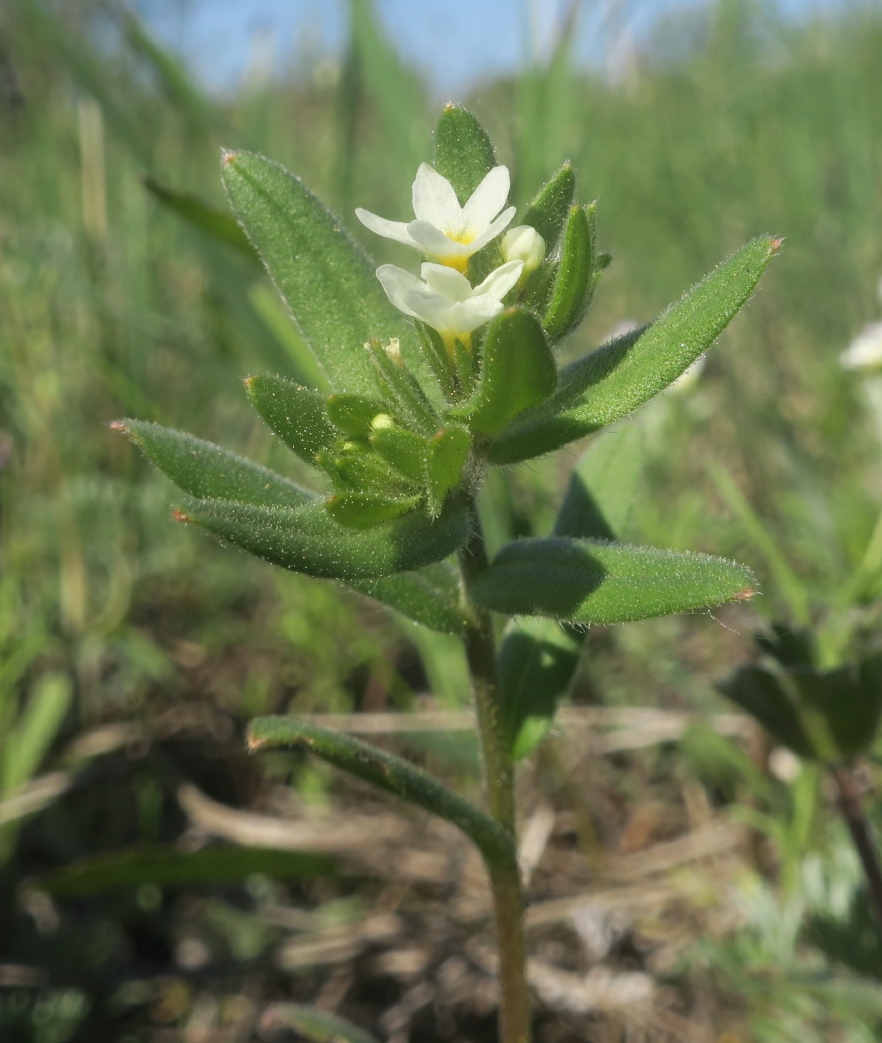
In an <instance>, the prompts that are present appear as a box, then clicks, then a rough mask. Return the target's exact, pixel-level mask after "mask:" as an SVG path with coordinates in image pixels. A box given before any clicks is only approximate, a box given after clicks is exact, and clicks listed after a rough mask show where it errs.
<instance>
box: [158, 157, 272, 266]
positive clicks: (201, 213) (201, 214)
mask: <svg viewBox="0 0 882 1043" xmlns="http://www.w3.org/2000/svg"><path fill="white" fill-rule="evenodd" d="M144 187H145V188H146V189H147V190H148V191H149V192H150V193H151V194H152V195H153V196H154V197H155V198H156V199H158V200H159V202H160V203H162V204H163V206H166V207H168V209H169V210H172V211H174V213H176V214H178V215H179V216H180V217H183V218H184V220H185V221H187V222H188V223H189V224H191V225H192V226H193V227H194V228H198V229H199V231H200V232H204V233H205V234H206V235H208V236H210V237H211V238H212V239H214V240H215V242H219V243H225V244H226V245H227V246H232V247H233V249H234V250H238V251H239V253H241V254H244V255H245V256H246V257H248V258H250V259H251V260H252V261H254V262H255V264H259V263H260V258H259V257H258V256H257V254H256V253H255V250H254V247H253V246H252V245H251V243H250V242H249V241H248V236H247V235H245V233H244V232H243V231H242V229H241V227H240V226H239V224H238V223H237V222H236V220H235V218H233V217H231V216H230V215H229V214H226V213H224V212H223V211H221V210H218V209H216V208H215V207H213V206H209V205H208V203H206V202H204V201H203V200H202V199H200V198H199V196H196V195H192V194H190V193H188V192H178V191H176V190H175V189H173V188H168V187H167V186H166V185H162V184H160V183H159V182H158V181H157V180H155V178H152V177H149V176H146V177H145V178H144Z"/></svg>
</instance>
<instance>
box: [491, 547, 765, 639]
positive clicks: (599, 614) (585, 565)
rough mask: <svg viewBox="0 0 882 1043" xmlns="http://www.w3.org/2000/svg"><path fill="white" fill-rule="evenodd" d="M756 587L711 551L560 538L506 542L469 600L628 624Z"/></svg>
mask: <svg viewBox="0 0 882 1043" xmlns="http://www.w3.org/2000/svg"><path fill="white" fill-rule="evenodd" d="M755 585H756V580H755V579H754V577H753V575H752V574H751V572H750V570H749V569H747V568H746V567H745V566H744V565H738V564H736V563H735V562H734V561H726V560H725V559H724V558H713V557H711V556H710V555H708V554H685V553H678V552H675V551H668V550H658V549H657V548H655V547H634V546H630V545H628V544H624V543H608V542H605V541H602V540H573V539H565V538H563V537H559V536H558V537H551V538H549V539H523V540H516V541H515V542H514V543H509V544H507V545H506V546H505V547H503V548H502V550H501V551H500V552H499V553H498V554H497V555H496V557H495V558H494V559H493V561H492V562H491V564H490V567H489V569H487V571H486V572H484V573H482V574H481V575H480V576H479V577H478V579H477V580H476V581H475V583H474V585H473V586H472V596H473V597H474V599H475V601H476V602H477V604H479V605H481V606H482V607H484V608H488V609H491V610H492V611H494V612H503V613H506V614H507V615H519V616H521V615H522V616H544V617H547V618H550V619H558V620H560V621H562V622H569V623H628V622H632V621H634V620H638V619H649V618H650V617H652V616H665V615H668V614H669V613H671V612H684V611H690V610H694V609H700V608H709V607H711V606H713V605H720V604H722V603H723V602H725V601H731V600H739V601H740V600H745V599H746V598H749V597H751V596H752V595H753V593H754V588H755Z"/></svg>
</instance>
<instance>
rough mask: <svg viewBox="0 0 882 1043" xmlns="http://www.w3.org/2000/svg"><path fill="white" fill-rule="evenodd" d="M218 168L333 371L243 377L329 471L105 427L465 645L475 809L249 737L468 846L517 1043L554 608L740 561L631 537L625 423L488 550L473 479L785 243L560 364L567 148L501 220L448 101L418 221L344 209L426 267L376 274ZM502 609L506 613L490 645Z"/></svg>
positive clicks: (671, 377)
mask: <svg viewBox="0 0 882 1043" xmlns="http://www.w3.org/2000/svg"><path fill="white" fill-rule="evenodd" d="M223 177H224V182H225V184H226V187H227V191H228V193H229V197H230V201H231V203H232V206H233V209H234V210H235V211H236V214H237V215H238V217H239V220H240V221H241V224H242V226H243V228H244V230H245V232H246V233H247V235H248V237H249V239H250V241H251V243H252V244H253V246H254V248H255V250H256V251H257V252H258V253H259V255H260V257H261V258H262V259H263V261H264V263H265V265H266V268H267V270H268V272H269V274H270V275H271V277H272V278H273V280H274V282H275V284H276V286H277V288H278V290H279V292H280V293H281V294H282V296H283V297H284V299H285V301H286V302H287V304H288V306H289V308H290V310H291V313H292V315H293V317H294V319H295V321H296V322H297V324H298V326H299V329H300V332H301V333H302V335H303V338H304V340H305V341H306V343H307V344H308V345H309V347H310V349H311V351H312V352H313V354H314V356H315V359H316V361H317V363H318V364H319V367H320V369H321V371H322V373H323V375H324V378H325V380H326V387H324V388H321V389H319V388H316V387H304V386H302V385H300V384H297V383H294V382H293V381H290V380H287V379H284V378H282V377H278V376H269V375H258V376H254V377H250V378H249V379H248V380H247V381H246V386H247V390H248V395H249V397H250V399H251V402H252V404H253V405H254V407H255V409H256V410H257V412H258V413H259V414H260V416H261V417H262V418H263V419H264V421H265V422H266V423H267V425H268V426H269V427H270V428H271V429H272V430H273V431H274V432H275V433H276V434H277V435H278V436H279V437H280V438H281V439H282V440H283V441H284V442H285V443H286V444H287V445H288V446H289V447H290V449H291V450H292V451H293V452H294V453H295V454H296V455H297V456H298V457H300V459H301V460H303V461H305V462H307V463H308V464H309V465H311V466H312V467H314V468H316V469H317V470H318V471H319V472H321V473H322V474H323V475H324V477H325V479H326V480H327V483H328V484H329V485H330V487H331V490H332V491H331V493H330V495H323V494H318V493H315V492H312V491H310V490H308V489H305V488H302V487H300V486H298V485H297V484H295V483H294V482H292V481H290V480H288V479H287V478H284V477H282V476H281V475H279V474H276V473H274V472H271V471H268V470H266V469H265V468H263V467H259V466H258V465H256V464H254V463H251V462H249V461H247V460H244V459H242V458H241V457H238V456H234V455H233V454H231V453H228V452H227V451H225V450H223V449H221V448H219V447H218V446H215V445H211V444H209V443H207V442H203V441H201V440H199V439H197V438H194V437H193V436H191V435H187V434H184V433H182V432H179V431H174V430H171V429H168V428H164V427H160V426H158V425H155V424H150V423H145V422H142V421H136V420H126V421H121V422H119V423H118V425H117V427H118V428H119V429H121V430H125V431H126V432H127V433H128V434H129V435H130V436H131V437H132V438H133V439H134V441H135V442H136V443H137V444H138V445H139V446H140V447H141V448H142V449H143V451H144V452H145V453H146V454H147V455H148V456H149V457H150V458H151V459H152V460H153V461H154V462H155V463H156V464H157V465H158V466H159V467H160V468H161V469H162V470H163V471H164V472H165V473H166V474H167V475H168V476H169V477H170V478H171V479H172V481H174V482H175V483H176V484H177V485H178V486H179V487H180V488H181V489H182V490H183V492H184V494H185V496H184V498H182V500H181V502H180V506H179V507H178V508H177V510H176V517H177V518H178V519H179V520H184V521H189V522H193V523H196V524H198V525H200V526H203V527H204V528H206V529H208V530H210V531H212V532H214V533H215V534H217V535H218V536H219V537H221V538H222V539H224V540H225V541H227V542H229V543H233V544H236V545H237V546H239V547H241V548H243V549H244V550H246V551H249V552H251V553H253V554H256V555H258V556H260V557H262V558H264V559H266V560H267V561H269V562H272V563H274V564H276V565H280V566H283V567H285V568H288V569H292V570H294V571H297V572H303V573H306V574H308V575H311V576H316V577H324V578H331V579H335V580H340V581H342V582H344V583H345V584H347V585H349V586H350V587H352V588H354V589H355V590H357V591H359V592H361V593H363V594H366V595H368V596H369V597H372V598H375V599H377V600H379V601H381V602H383V603H385V604H386V605H388V606H390V607H392V608H393V609H395V610H397V611H398V612H400V613H401V614H402V615H404V616H405V617H407V618H409V619H411V620H414V621H416V622H417V623H419V624H422V625H423V626H426V627H430V628H432V629H434V630H437V631H441V632H444V633H448V634H453V635H456V636H457V637H458V638H459V639H460V640H461V641H462V643H463V646H464V649H465V653H466V658H467V661H468V665H469V669H470V673H471V680H472V695H473V698H474V702H475V709H476V715H477V728H478V733H479V737H480V742H481V749H482V754H483V763H484V770H485V786H486V807H485V808H479V807H477V806H475V805H473V804H472V803H470V802H469V801H466V800H465V799H464V798H462V797H460V796H459V795H458V794H456V793H454V792H453V791H451V790H450V789H448V788H446V787H445V786H443V785H442V784H441V783H440V782H439V781H438V780H436V779H434V778H432V777H431V776H429V775H427V774H425V773H424V772H422V771H419V770H418V769H416V768H415V767H414V766H413V765H411V764H409V763H408V762H407V761H406V760H403V759H401V758H398V757H394V756H392V755H391V754H388V753H386V752H384V751H381V750H378V749H376V748H374V747H372V746H370V745H367V744H364V743H361V742H358V741H356V740H354V739H352V738H351V737H349V736H344V735H341V734H338V733H335V732H333V731H329V730H327V729H323V728H319V727H317V726H315V725H313V724H311V723H309V722H304V721H298V720H296V719H293V718H284V717H271V718H261V719H258V720H257V721H254V722H252V724H251V726H250V729H249V744H250V747H251V748H252V749H259V748H263V747H267V746H273V745H300V746H304V747H306V748H308V749H310V750H311V751H312V752H314V753H315V754H317V755H318V756H320V757H323V758H325V759H326V760H328V761H330V762H332V763H334V764H337V765H338V766H340V767H341V768H343V769H345V770H347V771H349V772H352V773H354V774H355V775H358V776H360V777H361V778H364V779H367V780H369V781H371V782H373V783H374V784H376V785H377V786H380V787H381V788H384V789H386V790H388V791H390V792H392V793H394V794H396V795H397V796H399V797H402V798H404V799H406V800H409V801H412V802H414V803H416V804H418V805H420V806H422V807H423V808H426V809H427V810H429V811H430V812H432V813H434V814H436V815H439V816H441V817H443V818H446V819H448V820H450V821H451V822H453V823H455V824H456V825H457V826H458V827H459V828H460V829H462V830H463V831H464V832H465V833H466V834H467V835H468V836H469V837H470V838H471V839H472V840H473V841H474V842H475V844H476V845H477V846H478V848H479V849H480V851H481V853H482V855H483V857H484V860H485V863H486V865H487V869H488V873H489V876H490V881H491V885H492V893H493V902H494V914H495V922H496V928H497V940H498V946H499V956H500V961H499V979H500V1026H501V1035H500V1038H501V1039H502V1040H503V1041H504V1043H515V1041H521V1043H523V1041H526V1040H527V1039H528V1038H529V1035H530V1018H529V1006H528V994H527V989H526V980H525V953H524V941H523V917H522V895H521V882H520V877H519V873H518V864H517V857H516V850H517V849H516V844H517V840H516V819H515V802H514V792H513V771H514V764H515V761H516V760H517V759H518V758H519V757H521V756H523V755H525V754H526V753H528V752H529V750H530V749H531V748H532V747H533V746H535V745H536V743H537V742H538V741H540V740H541V738H542V735H543V734H544V732H545V731H546V730H547V728H548V727H549V725H550V722H551V720H552V718H553V715H554V710H555V706H556V704H557V702H558V701H559V700H560V698H561V697H562V696H563V695H564V694H565V692H566V689H567V686H568V685H569V683H570V680H571V678H572V676H573V673H574V670H575V666H576V662H577V657H578V651H579V649H578V643H577V641H576V639H575V637H574V636H573V634H574V631H573V630H572V628H567V627H565V626H562V624H583V625H584V624H591V623H613V622H625V621H629V620H637V619H644V618H647V617H649V616H656V615H662V614H666V613H670V612H676V611H682V610H687V609H696V608H702V607H705V606H710V605H716V604H719V603H721V602H724V601H727V600H730V599H733V598H745V597H749V596H750V595H751V594H752V592H753V589H754V579H753V577H752V576H751V574H750V572H749V571H748V570H747V569H746V568H744V567H743V566H741V565H738V564H736V563H734V562H730V561H724V560H722V559H719V558H713V557H709V556H707V555H701V554H686V553H675V552H672V551H668V550H659V549H655V548H648V547H638V546H631V545H628V544H626V543H622V542H620V541H619V540H618V539H617V529H618V528H619V525H620V523H621V520H622V518H623V517H624V513H625V512H624V508H623V506H622V503H623V499H624V497H623V493H622V490H619V489H612V490H611V489H610V487H609V483H604V482H602V481H600V480H599V478H600V477H601V475H602V474H603V473H609V471H610V468H612V471H613V473H614V472H615V467H616V459H615V452H616V448H615V447H616V445H617V443H616V442H613V443H611V444H612V446H613V449H612V451H611V450H610V449H609V448H606V449H604V450H603V451H602V453H601V455H599V456H598V452H597V451H594V450H589V452H588V454H587V456H586V457H585V459H584V460H583V462H582V463H580V465H579V466H578V467H577V468H576V471H575V473H574V475H573V478H572V480H571V483H570V487H569V490H568V492H567V494H566V496H565V498H564V500H563V504H562V506H561V509H560V512H559V514H558V517H557V520H556V522H555V525H554V528H553V531H552V532H551V533H548V534H536V535H533V536H531V537H529V538H524V539H520V540H515V541H513V542H511V543H509V544H507V545H505V546H503V547H502V548H501V549H500V550H499V551H498V552H497V554H496V555H495V557H494V558H493V560H492V561H490V560H488V555H487V551H486V547H485V544H484V538H483V534H482V528H481V518H480V512H479V509H478V506H477V499H476V497H477V492H478V489H479V487H480V485H481V480H482V478H483V477H484V475H485V474H486V472H487V470H488V469H489V468H491V467H495V466H500V465H508V464H514V463H518V462H519V461H523V460H529V459H531V458H534V457H537V456H540V455H542V454H545V453H548V452H550V451H552V450H555V449H557V448H559V447H561V446H563V445H566V444H568V443H571V442H574V441H577V440H580V439H582V438H584V437H585V436H587V435H590V434H592V433H594V432H596V431H598V430H600V429H601V428H603V427H606V426H607V425H609V424H611V423H613V422H614V421H617V420H620V419H622V418H625V417H627V416H628V415H629V414H630V413H631V412H632V411H633V410H634V409H636V408H637V407H638V406H640V405H641V404H642V403H643V402H645V401H647V400H648V399H650V398H651V397H652V396H654V395H656V394H657V393H659V392H660V391H662V390H664V389H665V388H666V387H667V386H669V385H670V384H672V383H673V382H674V381H675V380H677V378H678V377H680V375H681V374H682V373H683V372H684V371H685V370H686V369H687V368H688V367H689V366H690V365H692V364H693V363H694V362H695V361H696V359H698V358H699V357H700V356H701V355H702V353H703V352H704V351H705V350H706V349H707V348H708V347H709V346H710V344H711V343H712V342H713V341H714V340H715V339H716V337H717V336H718V334H719V333H720V332H721V331H722V330H723V329H724V327H725V326H726V325H727V324H728V322H729V321H730V319H731V318H732V317H733V316H734V315H735V313H736V312H737V311H738V309H739V308H740V307H741V305H742V304H743V303H744V302H745V301H746V300H747V298H748V297H749V296H750V294H751V293H752V291H753V289H754V287H755V286H756V283H757V281H758V280H759V278H760V275H761V274H762V272H763V270H764V268H765V266H766V265H767V263H768V262H769V260H770V259H771V257H772V256H773V255H774V253H775V252H776V250H777V248H778V245H779V243H778V241H777V240H773V239H770V238H768V237H763V238H759V239H755V240H754V241H753V242H751V243H749V244H747V245H746V246H745V247H743V248H742V249H741V250H739V251H738V252H737V253H735V254H734V255H733V256H732V257H730V258H729V259H728V260H726V261H724V262H723V263H722V264H721V265H719V266H718V267H717V268H716V269H715V270H714V271H713V272H712V273H711V274H710V275H708V276H707V277H706V278H705V279H704V280H703V281H702V282H700V283H698V284H697V285H696V286H694V287H693V288H692V289H691V290H689V291H687V292H686V293H685V294H684V295H683V297H681V298H680V300H679V301H677V302H676V303H675V304H673V305H671V307H669V308H668V309H667V310H666V311H665V312H663V313H662V314H661V315H660V316H659V317H658V318H657V319H656V320H655V321H654V322H652V323H650V324H649V325H647V326H644V327H642V328H639V329H636V330H631V331H629V332H628V333H625V334H624V335H622V336H619V337H617V338H615V339H613V340H611V341H609V342H608V343H606V344H604V345H602V346H600V347H598V348H597V349H595V350H594V351H591V352H589V353H588V354H587V355H585V356H584V357H583V358H580V359H577V360H576V361H575V362H571V363H569V364H567V365H559V364H558V361H557V359H556V357H555V348H556V347H557V345H558V344H559V343H560V342H561V340H563V338H564V337H566V336H567V334H568V333H570V332H571V331H572V330H573V329H574V328H575V327H576V326H577V325H578V324H579V322H580V321H581V320H582V318H583V316H584V314H585V312H586V310H587V308H588V306H589V304H590V302H591V299H592V296H593V293H594V290H595V287H596V285H597V282H598V280H599V279H600V277H601V275H602V273H603V271H604V269H605V267H606V265H607V264H608V261H609V258H608V257H607V256H606V255H605V254H603V253H599V252H598V251H597V249H596V244H595V207H594V204H588V205H583V204H580V203H578V202H577V201H576V200H575V175H574V172H573V170H572V168H571V166H570V165H569V164H564V165H563V166H562V167H561V168H560V169H559V170H558V171H557V172H556V173H555V174H554V176H553V177H552V178H551V179H550V180H549V182H548V183H547V184H546V185H545V186H544V187H542V188H541V189H540V190H539V191H538V193H537V194H536V196H535V197H534V199H533V201H532V203H531V204H530V206H529V207H528V208H527V210H526V212H525V213H524V215H523V219H522V223H521V224H520V225H517V226H515V227H510V226H511V224H512V221H513V219H514V215H515V208H514V207H512V206H507V205H506V204H507V201H508V193H509V173H508V170H507V169H506V168H505V167H504V166H500V165H498V164H497V162H496V158H495V154H494V151H493V147H492V145H491V143H490V141H489V139H488V137H487V135H486V133H485V132H484V130H483V128H482V127H481V126H480V124H479V123H478V122H477V121H476V120H475V118H474V117H473V116H472V115H471V114H470V113H469V112H467V111H466V110H464V109H461V108H458V107H456V106H448V107H447V108H446V109H445V110H444V112H443V113H442V115H441V118H440V121H439V124H438V128H437V132H436V139H435V156H434V162H433V165H432V166H429V165H427V164H423V165H422V166H421V167H420V168H419V170H418V172H417V176H416V180H415V181H414V185H413V210H414V215H415V219H414V220H413V221H410V222H397V221H391V220H386V219H384V218H382V217H378V216H377V215H375V214H372V213H370V212H369V211H366V210H361V209H360V210H358V211H356V215H357V217H358V219H359V220H360V221H361V222H362V224H364V225H365V226H366V227H367V228H368V229H370V230H371V231H373V232H375V233H377V234H379V235H382V236H385V237H387V238H390V239H393V240H395V241H397V242H400V243H404V244H406V245H409V246H411V247H413V248H414V249H416V250H417V251H418V252H419V253H420V254H421V255H423V258H424V260H423V262H422V265H421V268H420V275H419V276H417V275H416V274H415V273H413V272H410V271H406V270H404V269H402V268H398V267H396V266H393V265H382V266H380V267H379V268H378V269H376V270H375V269H374V265H373V263H372V262H371V261H370V260H369V258H368V257H367V256H366V255H365V253H364V252H363V251H362V250H361V249H360V248H359V247H358V246H357V245H356V243H355V242H354V241H353V240H352V239H351V238H350V237H349V236H348V235H347V234H346V232H345V231H343V225H344V222H343V221H341V219H340V218H338V217H336V216H335V215H333V214H332V213H331V212H330V211H328V210H327V209H326V208H325V207H324V206H323V205H322V204H321V203H320V202H319V200H318V199H316V198H315V196H313V195H312V194H311V193H310V192H309V190H308V189H307V188H306V187H305V186H304V185H303V184H302V183H301V182H300V181H299V179H297V178H295V177H293V176H292V175H291V174H289V173H288V172H287V171H285V170H284V169H283V168H282V167H280V166H278V165H277V164H275V163H273V162H271V161H270V160H268V159H265V158H263V157H262V156H257V155H253V154H248V153H241V152H240V153H225V155H224V159H223ZM503 233H505V234H504V235H503ZM600 445H601V446H602V445H603V443H600ZM611 454H612V455H611ZM598 461H602V466H601V465H600V464H598ZM493 614H497V615H499V616H501V617H503V618H506V617H507V618H508V620H509V622H508V623H507V625H506V627H505V630H504V632H503V636H502V641H501V644H500V645H499V647H497V637H496V635H497V629H498V628H497V626H496V625H495V623H494V620H493ZM512 617H519V621H518V622H515V621H514V620H513V618H512Z"/></svg>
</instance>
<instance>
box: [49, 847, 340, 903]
mask: <svg viewBox="0 0 882 1043" xmlns="http://www.w3.org/2000/svg"><path fill="white" fill-rule="evenodd" d="M337 872H338V869H337V863H336V860H335V859H334V858H331V857H330V856H328V855H317V854H312V853H310V852H303V851H283V850H274V849H272V848H259V847H258V848H247V847H229V846H218V847H207V848H202V849H201V850H199V851H181V850H180V849H178V848H175V847H173V846H170V845H164V844H156V845H152V846H147V845H142V846H140V847H136V848H132V849H126V850H123V851H109V852H106V853H104V854H101V855H96V856H94V857H92V858H86V859H81V860H80V861H77V862H73V863H71V864H70V865H68V866H65V867H64V868H63V869H61V870H57V871H55V872H52V873H43V874H41V875H40V876H36V877H32V878H31V879H30V880H29V881H28V887H33V888H37V889H39V890H40V891H43V892H45V893H46V894H48V895H52V896H53V897H55V898H79V897H83V896H85V895H94V894H100V893H101V892H105V891H113V890H118V889H121V888H130V887H131V888H134V887H140V886H142V885H144V884H154V885H156V886H157V887H162V888H187V887H190V886H193V885H200V884H212V883H235V882H241V881H244V880H246V879H247V878H248V877H249V876H253V875H254V874H255V873H264V874H266V875H267V876H270V877H274V878H276V879H279V880H301V879H304V878H309V877H329V876H335V875H336V874H337Z"/></svg>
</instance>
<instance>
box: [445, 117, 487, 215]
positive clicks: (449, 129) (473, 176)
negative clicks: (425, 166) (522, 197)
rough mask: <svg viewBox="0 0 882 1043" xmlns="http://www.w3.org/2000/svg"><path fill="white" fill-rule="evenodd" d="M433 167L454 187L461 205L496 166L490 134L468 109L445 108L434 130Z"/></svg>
mask: <svg viewBox="0 0 882 1043" xmlns="http://www.w3.org/2000/svg"><path fill="white" fill-rule="evenodd" d="M434 165H435V169H436V170H437V171H438V173H439V174H441V175H442V176H443V177H446V178H447V180H448V181H449V182H450V183H451V185H453V189H454V191H455V192H456V194H457V196H458V197H459V201H460V203H462V204H465V202H466V200H467V199H468V198H469V196H470V195H471V194H472V193H473V192H474V191H475V189H476V188H477V187H478V185H480V183H481V182H482V181H483V180H484V178H485V176H486V175H487V174H489V172H490V171H491V170H492V169H493V167H495V166H496V153H495V151H494V149H493V145H492V143H491V141H490V138H489V137H488V136H487V132H486V131H485V130H484V128H483V127H482V126H481V124H480V123H479V122H478V121H477V120H476V119H475V117H474V116H473V115H472V114H471V113H470V112H469V111H468V110H467V109H464V108H461V107H460V106H458V105H446V106H445V108H444V111H443V112H442V113H441V117H440V119H439V120H438V126H437V127H436V128H435V164H434Z"/></svg>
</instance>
